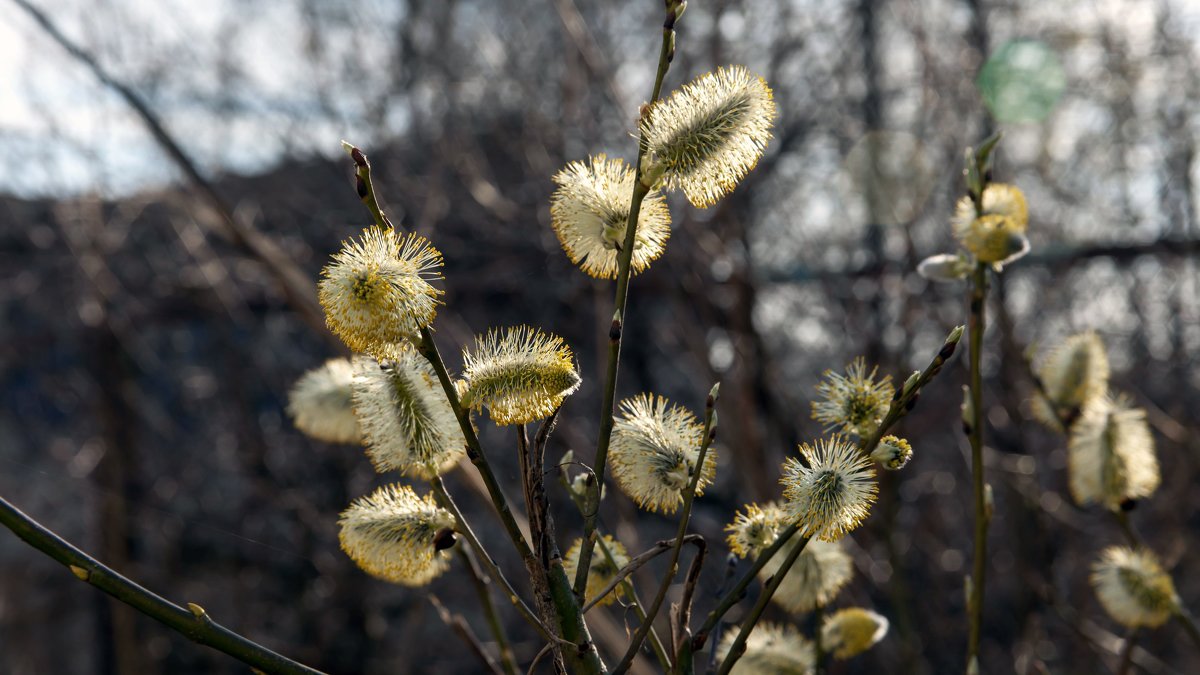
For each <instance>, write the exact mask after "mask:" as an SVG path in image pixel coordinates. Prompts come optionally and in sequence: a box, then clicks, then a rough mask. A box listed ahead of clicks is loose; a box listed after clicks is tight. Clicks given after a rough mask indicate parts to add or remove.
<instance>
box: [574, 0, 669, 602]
mask: <svg viewBox="0 0 1200 675" xmlns="http://www.w3.org/2000/svg"><path fill="white" fill-rule="evenodd" d="M681 4H682V3H679V2H675V1H674V0H668V2H667V15H666V21H664V22H663V32H662V46H661V47H660V49H659V53H658V72H657V73H656V74H655V76H654V91H653V92H652V93H651V95H650V105H653V104H654V103H655V102H656V101H658V98H659V96H660V95H661V94H662V85H663V78H665V77H666V75H667V69H669V68H670V66H671V59H672V58H673V57H674V55H675V19H676V17H677V15H678V13H681V10H680V7H679V6H680V5H681ZM645 146H646V143H645V138H644V137H639V139H638V154H637V173H636V180H634V181H633V196H632V197H631V198H630V202H629V219H628V220H627V221H626V222H625V241H624V242H622V244H621V250H620V251H619V252H618V253H617V290H616V297H615V299H614V301H613V304H614V305H615V307H616V311H615V312H614V313H613V321H612V325H611V326H610V328H609V333H608V337H609V342H608V365H607V367H606V369H605V372H604V395H603V403H602V404H601V406H600V434H599V437H598V438H597V440H596V461H595V465H594V471H595V473H596V485H597V486H602V485H604V473H605V469H606V467H607V465H608V446H609V442H610V440H611V439H612V430H613V408H614V406H615V404H616V396H617V370H618V368H617V366H618V365H619V364H620V361H621V333H622V332H623V330H624V322H625V317H626V316H627V309H628V301H629V276H630V263H631V261H632V260H633V245H634V241H635V237H636V235H637V223H638V216H639V215H640V214H641V210H642V201H643V200H644V199H645V198H646V195H648V194H649V193H650V188H651V186H649V185H644V184H643V183H642V177H643V169H644V167H643V166H642V161H643V159H645V155H646V147H645ZM595 543H596V514H595V513H591V514H584V521H583V546H582V547H581V548H580V551H579V569H578V570H577V571H576V572H575V586H574V590H575V595H577V596H579V597H583V593H584V589H585V588H587V578H588V574H589V572H590V568H591V564H592V550H593V547H594V546H595ZM651 618H653V616H652V617H651Z"/></svg>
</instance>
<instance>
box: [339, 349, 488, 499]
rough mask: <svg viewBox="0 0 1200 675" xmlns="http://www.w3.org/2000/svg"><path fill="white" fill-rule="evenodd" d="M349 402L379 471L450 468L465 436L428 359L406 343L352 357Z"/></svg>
mask: <svg viewBox="0 0 1200 675" xmlns="http://www.w3.org/2000/svg"><path fill="white" fill-rule="evenodd" d="M354 374H355V378H354V402H355V409H356V411H357V413H358V419H359V424H360V425H361V426H362V430H363V439H364V440H365V442H366V445H367V456H368V457H370V458H371V463H372V464H374V465H375V469H376V470H377V471H379V472H380V473H383V472H385V471H399V472H400V473H403V474H405V475H409V476H417V477H419V478H431V477H432V476H434V475H436V474H440V473H443V472H445V471H448V470H449V469H451V468H453V467H454V465H455V464H457V463H458V460H459V459H460V458H462V456H463V454H464V453H465V448H466V444H467V443H466V439H465V438H464V437H463V433H462V429H461V428H460V427H459V424H458V419H457V418H456V417H455V416H454V411H453V410H452V409H451V408H450V402H449V401H448V400H447V399H446V393H445V392H444V391H443V390H442V387H441V385H440V384H439V382H438V379H437V374H436V373H435V372H434V370H433V367H432V366H430V365H429V362H428V361H426V360H425V359H424V358H422V357H421V356H420V355H419V354H417V353H416V351H415V350H413V349H412V348H410V347H397V348H394V349H392V350H390V351H388V352H387V356H386V358H384V359H383V360H381V361H376V360H375V359H374V358H372V357H369V356H359V357H356V358H355V360H354Z"/></svg>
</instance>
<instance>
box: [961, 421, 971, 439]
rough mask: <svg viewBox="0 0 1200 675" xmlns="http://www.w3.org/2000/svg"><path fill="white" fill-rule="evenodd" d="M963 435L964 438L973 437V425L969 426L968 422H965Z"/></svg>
mask: <svg viewBox="0 0 1200 675" xmlns="http://www.w3.org/2000/svg"><path fill="white" fill-rule="evenodd" d="M963 435H964V436H970V435H971V425H970V424H967V423H966V422H963Z"/></svg>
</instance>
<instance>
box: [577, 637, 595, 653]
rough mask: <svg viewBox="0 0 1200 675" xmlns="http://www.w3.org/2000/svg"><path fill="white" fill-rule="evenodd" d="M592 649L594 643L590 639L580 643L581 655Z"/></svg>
mask: <svg viewBox="0 0 1200 675" xmlns="http://www.w3.org/2000/svg"><path fill="white" fill-rule="evenodd" d="M591 650H592V643H591V641H590V640H584V641H583V642H581V643H579V654H580V655H583V654H586V653H588V652H590V651H591Z"/></svg>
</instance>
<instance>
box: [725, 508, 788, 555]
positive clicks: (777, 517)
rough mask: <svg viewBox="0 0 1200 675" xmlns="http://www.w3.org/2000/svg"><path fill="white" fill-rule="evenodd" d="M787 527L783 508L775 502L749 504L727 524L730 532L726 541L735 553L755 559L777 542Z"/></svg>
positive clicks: (726, 527) (727, 529)
mask: <svg viewBox="0 0 1200 675" xmlns="http://www.w3.org/2000/svg"><path fill="white" fill-rule="evenodd" d="M785 527H787V523H786V522H784V514H783V510H782V509H780V508H779V506H778V505H776V504H775V503H773V502H772V503H770V504H766V505H765V506H759V505H758V504H747V505H746V506H745V507H744V508H743V509H742V510H741V511H738V512H737V513H736V514H735V515H734V517H733V522H732V523H730V524H729V525H727V526H725V531H726V532H728V533H729V535H728V536H727V537H726V539H725V541H726V542H727V543H728V544H729V550H730V551H732V552H733V554H734V555H736V556H737V557H739V558H750V559H752V560H753V559H754V558H757V557H758V556H759V554H760V553H762V552H763V550H765V549H766V548H767V547H769V546H770V545H771V544H774V543H775V540H776V539H778V538H779V533H780V532H781V531H782V530H783V529H784V528H785Z"/></svg>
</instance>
